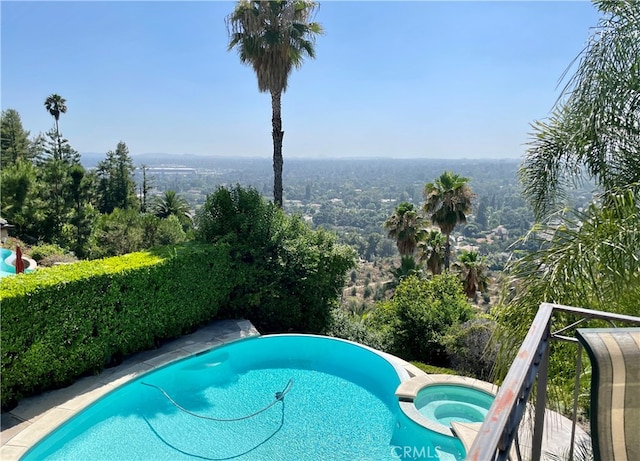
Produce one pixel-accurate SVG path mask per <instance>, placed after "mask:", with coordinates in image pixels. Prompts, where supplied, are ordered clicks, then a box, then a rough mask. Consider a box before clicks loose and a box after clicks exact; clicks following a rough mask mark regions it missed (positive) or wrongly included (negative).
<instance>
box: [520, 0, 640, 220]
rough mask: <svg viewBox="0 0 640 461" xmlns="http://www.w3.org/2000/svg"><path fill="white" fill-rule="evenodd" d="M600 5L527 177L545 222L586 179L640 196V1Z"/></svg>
mask: <svg viewBox="0 0 640 461" xmlns="http://www.w3.org/2000/svg"><path fill="white" fill-rule="evenodd" d="M594 3H595V5H596V7H597V8H598V9H599V10H600V12H601V13H602V14H603V17H602V18H601V19H600V21H599V24H598V27H596V28H595V29H594V32H593V33H592V35H591V37H590V39H589V41H588V43H587V46H586V48H585V50H584V52H583V54H582V57H581V59H580V61H579V66H578V68H577V70H576V73H575V74H574V75H573V76H572V77H571V78H570V79H569V80H568V81H567V83H566V86H565V88H564V90H563V92H562V94H561V95H560V97H559V98H558V102H557V104H556V107H555V109H554V111H553V113H552V115H551V117H550V118H549V120H548V121H543V122H542V121H538V122H535V123H534V125H533V129H534V132H533V134H532V141H531V142H530V143H529V145H530V148H529V149H528V151H527V153H526V155H525V160H524V162H523V165H522V167H521V170H520V174H521V178H522V180H523V184H524V193H525V196H526V197H527V198H528V199H529V200H530V202H531V203H532V205H533V207H534V210H535V212H536V216H537V217H538V218H539V219H542V218H544V216H545V215H547V214H548V213H549V212H553V211H555V210H556V209H560V208H562V205H563V203H561V199H562V198H563V191H564V190H565V188H566V186H570V185H571V184H572V182H573V181H581V180H582V178H583V177H584V175H585V174H586V176H588V177H590V178H591V179H593V180H595V182H596V183H597V184H599V185H600V186H602V188H603V189H604V190H609V189H612V188H619V187H621V186H625V187H631V188H633V189H634V190H635V191H638V190H639V189H640V161H638V159H639V158H640V70H639V69H640V39H639V38H638V37H639V36H640V2H637V1H610V0H596V1H594ZM577 60H578V59H577V58H576V61H577ZM572 64H573V63H572ZM567 70H568V69H567ZM565 73H566V72H565Z"/></svg>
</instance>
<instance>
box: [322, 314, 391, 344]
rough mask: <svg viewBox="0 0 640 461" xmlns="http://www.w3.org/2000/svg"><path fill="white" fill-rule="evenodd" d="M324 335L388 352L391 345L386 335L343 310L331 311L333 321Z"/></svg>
mask: <svg viewBox="0 0 640 461" xmlns="http://www.w3.org/2000/svg"><path fill="white" fill-rule="evenodd" d="M323 333H324V334H326V335H328V336H334V337H336V338H342V339H347V340H349V341H354V342H357V343H360V344H364V345H365V346H369V347H373V348H375V349H378V350H388V349H389V345H388V343H387V340H386V338H385V337H384V335H383V334H382V333H381V332H380V331H377V330H375V329H373V328H369V327H368V325H367V323H366V322H365V321H363V320H362V319H361V318H360V317H356V316H354V315H352V314H349V313H347V312H345V311H344V310H342V309H333V310H332V311H331V321H330V322H329V324H328V326H327V328H326V330H325V331H323Z"/></svg>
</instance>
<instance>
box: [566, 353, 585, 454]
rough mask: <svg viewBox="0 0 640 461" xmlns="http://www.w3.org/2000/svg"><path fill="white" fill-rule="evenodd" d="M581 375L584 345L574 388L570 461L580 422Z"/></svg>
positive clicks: (577, 362) (579, 356)
mask: <svg viewBox="0 0 640 461" xmlns="http://www.w3.org/2000/svg"><path fill="white" fill-rule="evenodd" d="M580 373H582V344H581V343H578V357H577V358H576V381H575V384H574V388H573V418H572V420H571V423H572V426H571V445H570V447H569V461H573V445H574V443H575V440H576V421H577V420H578V396H579V395H580Z"/></svg>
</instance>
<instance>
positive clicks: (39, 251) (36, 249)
mask: <svg viewBox="0 0 640 461" xmlns="http://www.w3.org/2000/svg"><path fill="white" fill-rule="evenodd" d="M66 253H67V252H66V251H65V249H64V248H62V247H61V246H59V245H55V244H52V243H40V244H38V245H34V246H32V247H31V258H32V259H34V260H35V261H36V262H40V261H42V260H43V259H44V258H47V257H49V256H53V255H64V254H66Z"/></svg>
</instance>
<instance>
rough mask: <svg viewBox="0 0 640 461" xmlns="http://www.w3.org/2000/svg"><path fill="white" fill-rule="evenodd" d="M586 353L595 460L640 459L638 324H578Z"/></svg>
mask: <svg viewBox="0 0 640 461" xmlns="http://www.w3.org/2000/svg"><path fill="white" fill-rule="evenodd" d="M576 337H577V338H578V340H579V341H580V342H581V343H582V345H583V346H584V348H585V349H586V350H587V353H588V354H589V358H590V359H591V365H592V376H591V438H592V441H593V452H594V457H595V459H596V460H600V461H638V460H640V328H580V329H578V330H577V331H576Z"/></svg>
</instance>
